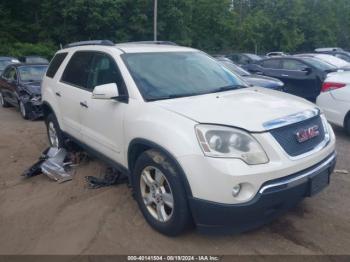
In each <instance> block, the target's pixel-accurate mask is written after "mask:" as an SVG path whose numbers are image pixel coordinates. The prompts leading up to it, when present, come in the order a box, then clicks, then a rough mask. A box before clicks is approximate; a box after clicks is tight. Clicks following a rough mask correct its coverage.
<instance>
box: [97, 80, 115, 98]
mask: <svg viewBox="0 0 350 262" xmlns="http://www.w3.org/2000/svg"><path fill="white" fill-rule="evenodd" d="M118 97H119V92H118V86H117V84H116V83H110V84H105V85H99V86H96V87H95V88H94V90H93V91H92V98H93V99H115V98H118Z"/></svg>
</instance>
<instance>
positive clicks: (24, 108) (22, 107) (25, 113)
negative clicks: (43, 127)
mask: <svg viewBox="0 0 350 262" xmlns="http://www.w3.org/2000/svg"><path fill="white" fill-rule="evenodd" d="M18 105H19V112H20V113H21V116H22V117H23V119H26V120H28V119H29V115H30V108H29V106H28V104H26V103H24V102H23V101H22V100H19V101H18Z"/></svg>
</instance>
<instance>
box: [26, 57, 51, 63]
mask: <svg viewBox="0 0 350 262" xmlns="http://www.w3.org/2000/svg"><path fill="white" fill-rule="evenodd" d="M26 63H27V64H48V63H49V61H48V60H47V59H45V58H43V57H27V58H26Z"/></svg>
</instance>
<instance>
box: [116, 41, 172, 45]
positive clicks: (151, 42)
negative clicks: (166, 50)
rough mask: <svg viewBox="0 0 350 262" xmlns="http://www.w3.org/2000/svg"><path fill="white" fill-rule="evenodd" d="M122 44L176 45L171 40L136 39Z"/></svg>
mask: <svg viewBox="0 0 350 262" xmlns="http://www.w3.org/2000/svg"><path fill="white" fill-rule="evenodd" d="M122 44H153V45H178V44H176V43H175V42H171V41H136V42H127V43H122Z"/></svg>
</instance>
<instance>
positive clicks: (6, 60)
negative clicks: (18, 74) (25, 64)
mask: <svg viewBox="0 0 350 262" xmlns="http://www.w3.org/2000/svg"><path fill="white" fill-rule="evenodd" d="M15 63H19V61H18V59H17V58H15V57H10V56H0V75H1V74H2V72H3V71H4V69H5V68H6V66H8V65H9V64H15Z"/></svg>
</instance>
